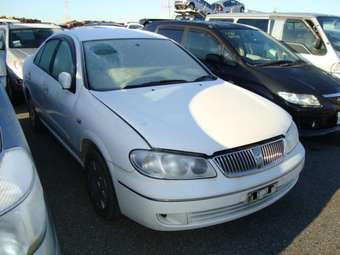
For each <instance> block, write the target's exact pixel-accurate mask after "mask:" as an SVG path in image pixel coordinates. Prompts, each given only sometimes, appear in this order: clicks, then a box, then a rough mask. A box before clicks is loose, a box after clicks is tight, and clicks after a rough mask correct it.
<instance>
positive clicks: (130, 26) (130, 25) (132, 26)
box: [126, 22, 144, 29]
mask: <svg viewBox="0 0 340 255" xmlns="http://www.w3.org/2000/svg"><path fill="white" fill-rule="evenodd" d="M126 28H128V29H143V28H144V26H143V25H141V24H139V23H134V22H131V23H128V24H126Z"/></svg>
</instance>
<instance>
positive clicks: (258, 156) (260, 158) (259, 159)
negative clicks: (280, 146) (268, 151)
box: [251, 146, 264, 169]
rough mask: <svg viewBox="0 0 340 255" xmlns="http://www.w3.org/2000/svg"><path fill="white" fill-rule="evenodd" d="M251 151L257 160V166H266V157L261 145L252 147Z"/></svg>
mask: <svg viewBox="0 0 340 255" xmlns="http://www.w3.org/2000/svg"><path fill="white" fill-rule="evenodd" d="M251 152H252V154H253V157H254V160H255V162H256V167H257V168H259V169H260V168H263V167H264V159H263V154H262V150H261V147H260V146H256V147H255V148H253V149H251Z"/></svg>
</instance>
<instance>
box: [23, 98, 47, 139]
mask: <svg viewBox="0 0 340 255" xmlns="http://www.w3.org/2000/svg"><path fill="white" fill-rule="evenodd" d="M27 97H28V100H27V107H28V114H29V120H30V123H31V126H32V129H33V131H35V132H39V133H40V132H41V131H43V130H44V125H43V124H42V122H41V120H40V118H39V115H38V113H37V111H36V110H35V106H34V105H33V103H32V100H31V98H30V97H29V95H28V96H27Z"/></svg>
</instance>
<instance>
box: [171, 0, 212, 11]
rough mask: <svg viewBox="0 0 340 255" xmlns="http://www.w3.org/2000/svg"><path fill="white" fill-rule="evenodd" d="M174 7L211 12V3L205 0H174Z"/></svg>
mask: <svg viewBox="0 0 340 255" xmlns="http://www.w3.org/2000/svg"><path fill="white" fill-rule="evenodd" d="M175 9H176V10H177V11H178V10H187V9H189V10H192V11H197V12H200V13H204V14H210V13H213V12H212V8H211V5H210V4H209V3H208V2H207V1H205V0H176V1H175Z"/></svg>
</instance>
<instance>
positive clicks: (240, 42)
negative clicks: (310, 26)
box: [222, 29, 301, 65]
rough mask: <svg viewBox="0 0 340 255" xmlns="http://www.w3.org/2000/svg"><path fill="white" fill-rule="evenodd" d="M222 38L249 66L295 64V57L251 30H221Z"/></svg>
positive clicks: (268, 38)
mask: <svg viewBox="0 0 340 255" xmlns="http://www.w3.org/2000/svg"><path fill="white" fill-rule="evenodd" d="M222 34H223V36H224V38H225V39H226V40H227V41H228V42H229V43H230V44H231V46H232V47H233V48H234V49H235V50H236V51H237V53H238V54H239V55H240V56H241V57H242V59H243V60H244V61H245V62H246V63H248V64H250V65H270V64H275V63H282V64H283V63H296V62H298V61H301V60H300V59H299V57H298V56H297V55H295V54H294V53H293V52H291V51H290V50H289V49H288V48H287V47H285V46H284V45H282V44H280V43H278V42H276V41H275V40H274V39H272V38H270V37H269V36H267V35H265V34H264V33H262V32H260V31H257V30H253V29H228V30H222Z"/></svg>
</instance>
